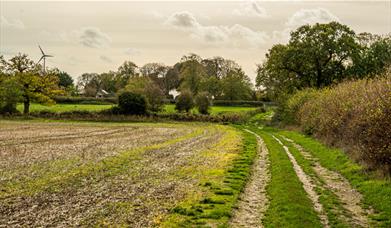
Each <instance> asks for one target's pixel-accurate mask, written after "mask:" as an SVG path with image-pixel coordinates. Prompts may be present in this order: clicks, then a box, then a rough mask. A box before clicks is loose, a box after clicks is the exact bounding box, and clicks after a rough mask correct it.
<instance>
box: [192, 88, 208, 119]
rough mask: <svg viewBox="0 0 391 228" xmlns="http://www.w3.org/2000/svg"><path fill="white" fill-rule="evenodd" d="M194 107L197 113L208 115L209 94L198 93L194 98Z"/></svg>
mask: <svg viewBox="0 0 391 228" xmlns="http://www.w3.org/2000/svg"><path fill="white" fill-rule="evenodd" d="M195 105H196V107H197V109H198V112H199V113H201V114H209V109H210V105H211V102H210V99H209V94H208V93H207V92H201V93H199V94H198V95H197V96H196V98H195Z"/></svg>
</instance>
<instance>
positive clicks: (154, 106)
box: [124, 77, 164, 112]
mask: <svg viewBox="0 0 391 228" xmlns="http://www.w3.org/2000/svg"><path fill="white" fill-rule="evenodd" d="M124 90H125V91H130V92H132V93H136V94H141V95H143V96H144V97H145V98H146V100H147V103H148V104H147V108H148V109H149V110H151V111H154V112H157V111H160V110H161V109H162V107H163V105H164V93H163V91H162V90H161V89H160V87H159V86H158V85H156V83H155V82H154V81H153V80H152V79H150V78H148V77H137V78H131V79H129V83H128V84H127V85H126V87H125V89H124Z"/></svg>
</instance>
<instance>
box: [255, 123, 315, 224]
mask: <svg viewBox="0 0 391 228" xmlns="http://www.w3.org/2000/svg"><path fill="white" fill-rule="evenodd" d="M252 130H253V131H255V132H257V133H258V134H259V135H261V137H262V138H263V140H264V141H265V143H266V146H267V148H268V150H269V158H270V173H271V180H270V183H269V184H268V186H267V187H266V191H267V194H268V196H269V199H270V205H269V207H268V209H267V211H266V214H265V218H264V220H263V224H264V225H265V227H322V225H321V222H320V220H319V218H318V216H317V214H316V212H315V210H314V208H313V205H312V202H311V200H310V199H309V198H308V196H307V194H306V192H305V190H304V188H303V186H302V183H301V182H300V180H299V179H298V177H297V176H296V173H295V171H294V169H293V167H292V164H291V162H290V160H289V158H288V155H287V154H286V152H285V151H284V149H283V147H282V146H281V145H280V144H278V142H277V141H276V140H275V139H273V138H272V136H271V133H275V131H274V130H273V129H270V128H264V129H262V130H260V129H258V128H252Z"/></svg>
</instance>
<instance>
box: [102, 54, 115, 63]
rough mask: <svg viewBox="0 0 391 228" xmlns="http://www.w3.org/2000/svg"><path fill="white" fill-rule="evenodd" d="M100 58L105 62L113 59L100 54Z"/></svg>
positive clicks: (110, 61)
mask: <svg viewBox="0 0 391 228" xmlns="http://www.w3.org/2000/svg"><path fill="white" fill-rule="evenodd" d="M99 58H100V60H102V61H103V62H106V63H112V62H113V60H112V59H111V58H109V57H107V56H105V55H101V56H100V57H99Z"/></svg>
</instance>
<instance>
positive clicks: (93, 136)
mask: <svg viewBox="0 0 391 228" xmlns="http://www.w3.org/2000/svg"><path fill="white" fill-rule="evenodd" d="M12 124H14V125H16V128H17V129H16V130H15V129H13V128H12V126H7V127H8V129H7V127H3V126H2V127H0V129H2V130H1V131H0V137H2V139H6V138H7V139H9V141H8V142H7V143H4V141H2V143H3V144H2V146H1V147H2V150H1V153H0V154H1V155H0V158H1V159H3V160H2V161H8V165H7V166H4V167H7V168H10V166H11V165H12V164H11V163H12V162H11V159H9V160H7V158H6V155H5V154H6V153H8V154H12V152H10V150H9V149H10V148H13V150H12V151H14V153H17V154H19V156H15V157H14V158H13V161H15V162H16V164H26V167H29V165H27V164H33V165H37V164H40V162H38V161H41V160H46V158H45V157H44V156H43V155H39V150H43V153H44V154H45V155H46V156H51V155H52V154H54V157H53V159H54V160H56V161H57V160H60V159H64V158H67V157H68V153H71V154H73V156H81V155H80V154H82V153H83V152H84V151H87V152H86V154H89V155H88V156H86V157H87V158H88V160H90V162H91V161H92V162H95V161H102V160H103V157H107V156H116V155H118V154H121V153H122V152H121V151H124V150H129V148H137V147H139V146H145V145H155V144H157V143H159V142H162V141H163V142H164V141H167V140H168V139H170V138H175V137H177V136H178V135H179V134H184V133H190V132H192V131H195V129H197V128H195V127H193V126H188V127H186V128H183V127H167V128H164V127H157V126H156V127H151V126H145V127H144V126H136V127H133V126H119V127H117V126H114V127H113V126H106V127H102V126H98V127H97V126H91V128H90V127H88V126H83V127H81V128H80V129H77V128H76V129H75V130H74V131H73V130H72V129H73V127H74V126H67V125H66V124H64V125H63V124H59V123H57V124H52V123H50V124H47V123H42V125H38V126H37V125H35V124H34V125H35V126H31V128H33V127H38V129H40V130H39V131H37V134H34V133H33V132H34V130H31V129H30V128H29V127H26V126H20V125H18V124H15V123H12ZM64 128H65V131H64V132H61V131H62V130H64ZM66 129H68V131H66ZM8 130H11V131H12V136H10V135H7V132H8ZM41 131H43V132H42V133H40V132H41ZM46 131H51V132H52V134H47V133H45V132H46ZM98 131H99V133H98ZM26 132H31V133H26ZM21 134H23V135H26V136H27V137H22V136H21ZM60 135H61V136H60ZM64 135H66V136H67V137H68V138H67V139H65V140H64V141H66V142H64V141H63V140H60V139H58V140H57V138H56V137H58V138H60V137H63V136H64ZM223 135H224V132H222V131H221V130H218V129H213V130H211V128H205V129H204V128H203V130H202V132H201V134H198V135H195V137H193V138H189V139H185V140H180V141H178V142H175V143H173V144H168V145H166V146H164V147H162V148H159V149H151V150H147V151H145V152H144V153H142V154H141V155H140V156H135V157H134V159H131V160H129V163H127V164H126V166H125V167H118V168H121V169H123V170H122V172H120V173H119V174H118V175H114V176H109V177H107V176H106V174H107V173H109V172H110V170H103V171H102V170H101V171H100V172H102V173H94V175H92V176H90V177H89V178H86V179H85V180H83V181H82V182H81V183H79V184H78V185H77V186H72V185H69V186H68V185H65V187H64V188H61V189H58V190H55V191H46V190H45V191H41V192H38V193H36V194H33V195H12V196H10V197H6V198H1V199H0V224H4V225H5V226H7V227H17V226H33V227H37V226H57V227H69V226H93V225H100V226H110V225H114V224H115V225H124V226H130V227H151V226H155V225H156V224H158V223H159V221H160V219H161V218H163V217H164V215H165V214H166V213H167V212H168V210H169V209H170V208H172V207H173V206H174V205H175V204H176V203H177V202H178V201H180V200H181V199H183V197H185V195H186V193H187V190H188V189H192V188H197V187H198V184H199V183H198V181H197V179H195V178H193V177H192V176H186V175H182V176H181V175H177V171H178V170H181V169H183V168H184V167H188V166H197V163H199V165H204V164H205V161H204V160H203V159H201V158H200V157H199V156H198V155H199V154H200V153H199V152H201V151H204V150H207V149H210V148H213V146H214V145H215V144H216V143H217V142H218V141H219V140H220V139H221V137H223ZM49 138H50V140H49ZM18 140H21V141H22V142H24V144H23V145H26V148H28V147H31V148H32V152H31V155H30V154H29V153H27V152H20V150H22V149H21V147H20V145H16V144H12V142H15V141H18ZM37 141H40V142H41V143H36V142H37ZM45 143H46V144H45ZM41 144H44V145H46V147H45V146H44V145H41ZM50 145H52V146H50ZM47 147H48V148H47ZM22 148H24V147H22ZM60 149H61V151H56V150H60ZM15 151H16V152H15ZM97 151H98V152H97ZM18 152H20V153H18ZM222 153H223V151H222ZM38 155H39V156H38ZM29 156H32V157H33V160H34V159H35V160H34V162H31V161H30V159H29V158H26V157H29ZM94 156H98V158H95V157H94ZM195 158H197V159H195ZM204 159H205V158H204ZM208 159H209V160H208V161H207V162H206V163H207V164H211V165H213V159H214V158H213V157H210V158H208ZM25 161H30V162H25ZM80 165H81V166H82V164H80ZM30 166H31V165H30ZM68 168H69V167H68ZM26 170H27V169H26ZM26 175H27V174H26ZM32 178H35V177H34V176H33V177H32Z"/></svg>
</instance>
